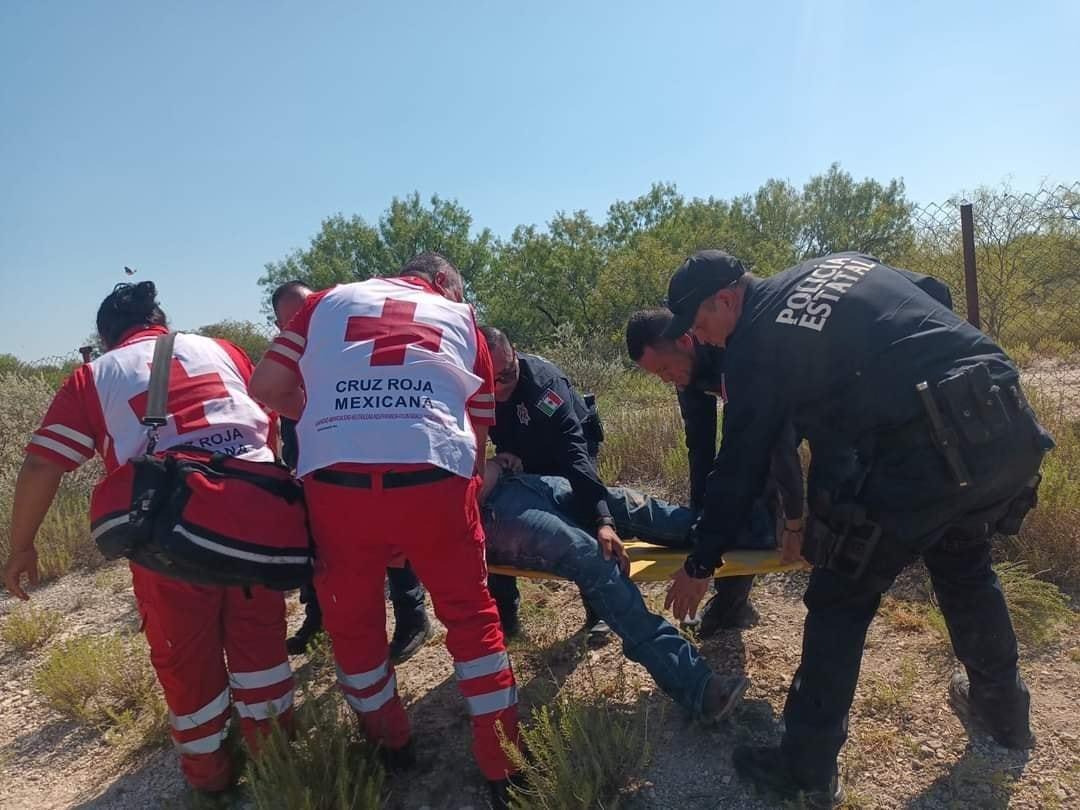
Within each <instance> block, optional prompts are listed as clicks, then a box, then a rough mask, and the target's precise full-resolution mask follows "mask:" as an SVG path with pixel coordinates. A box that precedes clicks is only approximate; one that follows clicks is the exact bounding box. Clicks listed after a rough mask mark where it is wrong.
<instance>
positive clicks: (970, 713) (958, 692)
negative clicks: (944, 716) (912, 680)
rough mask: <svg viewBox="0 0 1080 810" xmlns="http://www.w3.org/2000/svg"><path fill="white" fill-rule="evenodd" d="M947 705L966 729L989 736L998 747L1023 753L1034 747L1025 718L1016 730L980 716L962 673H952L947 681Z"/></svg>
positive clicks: (1032, 736) (1033, 739)
mask: <svg viewBox="0 0 1080 810" xmlns="http://www.w3.org/2000/svg"><path fill="white" fill-rule="evenodd" d="M949 704H950V705H951V706H952V708H953V711H954V712H956V716H957V717H959V718H960V722H961V723H963V724H964V728H966V729H974V730H976V731H981V732H983V733H985V734H989V735H990V736H991V737H993V738H994V741H995V742H996V743H997V744H998V745H1002V746H1004V747H1005V748H1011V749H1013V750H1015V751H1024V750H1026V749H1028V748H1034V747H1035V735H1034V734H1032V733H1031V726H1030V725H1029V723H1028V721H1027V718H1025V719H1024V722H1023V725H1022V726H1021V727H1018V728H1013V729H1010V728H1001V727H1000V725H1001V724H1000V723H993V722H991V721H990V719H989V718H987V717H986V716H984V715H983V714H980V712H979V710H978V709H977V708H976V706H975V704H974V703H972V701H971V682H970V681H969V680H968V677H967V675H965V674H964V673H963V672H954V673H953V676H952V680H950V681H949Z"/></svg>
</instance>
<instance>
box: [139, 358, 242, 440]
mask: <svg viewBox="0 0 1080 810" xmlns="http://www.w3.org/2000/svg"><path fill="white" fill-rule="evenodd" d="M228 396H229V390H228V389H227V388H226V387H225V384H224V383H223V382H222V380H221V375H220V374H218V373H217V372H210V373H208V374H197V375H196V376H194V377H189V376H188V373H187V369H186V368H184V366H183V364H181V362H180V361H179V360H178V359H177V358H175V357H174V358H173V359H172V365H170V366H169V402H168V404H167V405H166V408H165V409H166V410H167V411H168V415H169V416H171V417H172V418H173V422H174V424H175V425H176V433H177V435H181V434H184V433H191V432H192V431H193V430H198V429H199V428H204V427H209V425H210V422H209V421H208V420H207V418H206V403H207V402H208V401H210V400H212V399H225V398H226V397H228ZM149 398H150V394H149V393H148V392H146V391H143V392H142V393H141V394H139V395H138V396H135V397H132V398H131V399H129V400H128V405H130V406H131V410H132V411H134V412H135V416H137V417H138V418H139V419H142V418H143V417H144V416H145V415H146V401H147V399H149Z"/></svg>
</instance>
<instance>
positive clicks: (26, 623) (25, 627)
mask: <svg viewBox="0 0 1080 810" xmlns="http://www.w3.org/2000/svg"><path fill="white" fill-rule="evenodd" d="M63 620H64V617H63V616H61V615H60V614H59V613H58V612H56V611H55V610H44V609H42V610H39V609H38V608H35V607H34V606H32V605H27V606H26V607H20V608H16V609H15V610H13V611H12V612H11V614H10V615H8V617H7V619H5V620H4V624H3V627H2V628H0V638H2V639H3V640H4V641H5V642H7V643H8V644H10V645H11V646H12V647H14V648H15V649H16V650H18V651H19V652H26V651H27V650H32V649H34V647H40V646H41V645H42V644H44V643H45V642H46V641H48V640H49V639H50V638H52V637H53V636H54V635H56V633H57V632H58V631H59V630H60V625H61V624H62V623H63Z"/></svg>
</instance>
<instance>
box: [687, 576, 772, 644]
mask: <svg viewBox="0 0 1080 810" xmlns="http://www.w3.org/2000/svg"><path fill="white" fill-rule="evenodd" d="M753 584H754V578H753V577H720V578H718V579H717V580H716V593H715V594H714V595H713V597H712V598H711V599H709V601H708V602H706V603H705V609H704V610H702V611H701V623H700V624H699V625H698V630H697V633H698V637H699V638H708V637H709V636H712V635H714V634H716V633H717V632H719V631H720V630H736V629H741V628H746V627H752V626H753V625H754V624H755V623H756V622H757V619H758V615H757V611H756V610H754V606H753V605H751V604H750V588H751V587H752V586H753Z"/></svg>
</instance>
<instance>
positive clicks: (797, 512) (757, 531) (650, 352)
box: [626, 309, 805, 638]
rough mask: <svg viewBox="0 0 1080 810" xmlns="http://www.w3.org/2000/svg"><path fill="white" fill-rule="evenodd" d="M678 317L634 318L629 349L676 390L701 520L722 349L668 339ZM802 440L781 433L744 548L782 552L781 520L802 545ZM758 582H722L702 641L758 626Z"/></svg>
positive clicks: (663, 313) (665, 313)
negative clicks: (754, 591) (754, 589)
mask: <svg viewBox="0 0 1080 810" xmlns="http://www.w3.org/2000/svg"><path fill="white" fill-rule="evenodd" d="M673 317H674V316H673V315H672V314H671V312H670V311H669V310H667V309H647V310H642V311H641V312H637V313H634V315H633V316H632V317H631V318H630V320H629V322H628V323H627V325H626V349H627V352H628V353H629V355H630V359H631V360H633V361H634V362H635V363H637V364H638V365H639V366H640V367H641V368H642V369H644V370H645V371H647V372H649V373H650V374H654V375H656V376H657V377H659V378H660V379H661V380H663V381H664V382H667V383H671V384H673V385H675V386H676V390H677V392H678V399H679V410H680V412H681V413H682V418H683V426H684V428H685V431H686V450H687V459H688V461H689V466H690V505H691V507H692V508H693V509H694V510H695V511H697V512H699V513H700V511H701V509H702V508H703V506H704V501H705V482H706V479H707V478H708V475H709V471H710V470H712V466H713V459H714V458H715V456H716V425H717V422H716V411H717V402H719V401H721V400H722V399H723V396H724V390H723V389H724V383H723V371H724V365H723V359H724V350H723V349H718V348H716V347H715V346H706V345H704V344H702V343H700V342H699V341H697V340H696V339H694V337H693V336H692V335H689V334H687V335H681V336H680V337H679V338H678V339H676V340H672V339H670V338H667V337H665V336H664V333H665V331H666V330H667V329H668V327H669V326H670V324H671V321H672V319H673ZM799 441H800V440H799V438H798V436H797V435H796V433H795V429H794V427H793V426H788V427H787V428H786V429H785V430H784V431H783V432H782V433H781V435H780V438H779V440H778V442H777V445H776V446H775V447H774V448H773V457H772V467H771V469H770V475H769V479H768V481H767V483H766V485H765V490H764V492H763V493H761V495H759V497H758V498H757V499H756V500H755V503H754V506H753V508H752V511H751V515H750V520H749V521H748V523H747V524H746V525H745V526H744V527H743V528H742V530H741V531H740V532H739V537H738V540H737V541H736V543H737V547H738V548H750V549H772V548H776V547H777V545H778V541H780V539H781V537H778V536H777V534H778V533H777V526H778V523H779V522H780V521H783V526H782V535H781V536H784V535H789V534H794V535H797V537H796V538H794V542H793V543H790V542H789V545H794V546H796V547H798V546H799V545H801V538H802V530H803V499H804V497H805V495H804V492H803V475H802V466H801V462H800V460H799V451H798V445H799ZM688 541H689V538H688ZM795 559H797V556H796V557H795ZM753 583H754V578H753V576H747V577H717V579H716V581H715V584H714V587H715V590H716V593H715V594H714V595H713V596H712V598H710V599H709V601H708V603H707V604H706V605H705V609H704V610H703V611H702V612H701V617H700V623H699V625H698V628H697V633H698V636H700V637H701V638H708V637H709V636H711V635H713V634H715V633H716V632H717V631H718V630H721V629H731V628H736V627H747V626H749V625H751V624H753V622H754V621H755V620H756V615H757V614H756V611H754V608H753V606H752V605H751V604H750V601H749V598H750V589H751V586H752V585H753Z"/></svg>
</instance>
